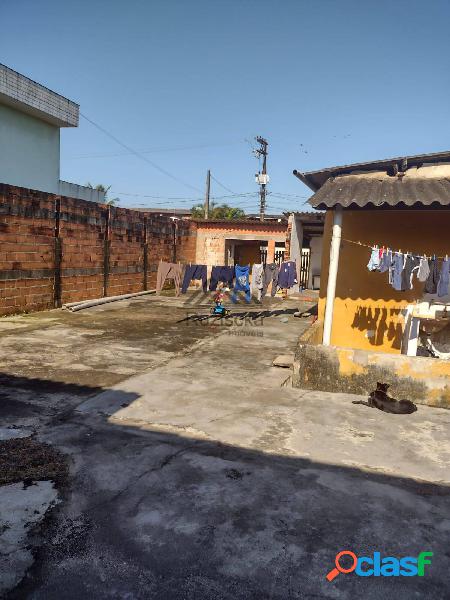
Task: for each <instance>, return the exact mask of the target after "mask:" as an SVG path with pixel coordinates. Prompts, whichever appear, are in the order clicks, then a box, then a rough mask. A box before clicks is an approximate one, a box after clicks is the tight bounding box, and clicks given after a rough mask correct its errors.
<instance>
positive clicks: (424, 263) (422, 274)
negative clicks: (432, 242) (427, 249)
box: [417, 258, 430, 283]
mask: <svg viewBox="0 0 450 600" xmlns="http://www.w3.org/2000/svg"><path fill="white" fill-rule="evenodd" d="M429 274H430V267H429V266H428V260H427V259H426V258H421V259H420V265H419V270H418V272H417V279H418V280H419V281H421V282H422V283H423V282H424V281H426V280H427V279H428V275H429Z"/></svg>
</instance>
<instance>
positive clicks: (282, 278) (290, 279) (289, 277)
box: [278, 260, 297, 289]
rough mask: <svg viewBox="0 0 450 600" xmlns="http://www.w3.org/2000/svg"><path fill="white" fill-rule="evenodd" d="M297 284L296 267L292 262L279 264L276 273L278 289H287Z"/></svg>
mask: <svg viewBox="0 0 450 600" xmlns="http://www.w3.org/2000/svg"><path fill="white" fill-rule="evenodd" d="M296 283H297V265H296V263H295V261H294V260H288V261H286V262H283V263H281V267H280V272H279V273H278V287H279V288H283V289H289V288H291V287H292V286H293V285H295V284H296Z"/></svg>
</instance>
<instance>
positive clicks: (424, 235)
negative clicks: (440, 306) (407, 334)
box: [319, 209, 450, 354]
mask: <svg viewBox="0 0 450 600" xmlns="http://www.w3.org/2000/svg"><path fill="white" fill-rule="evenodd" d="M332 222H333V211H328V213H327V215H326V220H325V232H324V242H323V243H324V246H323V259H322V278H321V290H320V300H319V319H321V320H323V317H324V311H325V298H326V289H327V281H328V265H329V258H330V252H329V248H330V240H331V228H332ZM345 239H350V240H354V241H360V242H362V243H364V244H369V245H373V244H378V245H384V246H389V247H391V248H393V249H394V250H397V249H401V250H403V251H408V250H409V251H413V252H418V253H426V254H434V253H436V254H437V255H440V256H443V255H445V254H450V209H447V210H411V209H405V210H389V209H387V210H344V211H343V224H342V243H341V252H340V259H339V270H338V277H337V285H336V300H335V305H334V316H333V329H332V335H331V343H332V345H336V346H344V347H347V348H361V349H365V350H381V351H383V352H390V353H397V354H398V353H400V349H401V341H402V336H403V327H404V324H403V317H402V315H401V310H402V309H403V308H404V307H405V306H406V305H407V304H409V303H411V302H413V301H414V300H416V299H420V298H421V297H422V295H423V287H424V284H423V283H420V282H419V281H418V280H417V278H416V277H414V288H413V290H411V291H409V292H397V291H395V290H394V289H393V288H392V287H391V286H390V285H389V283H388V274H387V273H379V272H369V271H368V270H367V263H368V261H369V257H370V250H369V249H368V248H364V247H362V246H355V245H354V244H350V243H348V242H346V241H345ZM368 332H373V333H374V335H373V337H368V336H367V334H368Z"/></svg>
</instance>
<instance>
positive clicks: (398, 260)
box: [391, 252, 404, 292]
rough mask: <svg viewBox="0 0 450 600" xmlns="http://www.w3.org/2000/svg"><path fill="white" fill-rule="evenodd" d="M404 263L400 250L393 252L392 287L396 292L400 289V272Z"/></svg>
mask: <svg viewBox="0 0 450 600" xmlns="http://www.w3.org/2000/svg"><path fill="white" fill-rule="evenodd" d="M403 265H404V256H403V254H402V253H401V252H395V253H394V255H393V257H392V267H391V269H392V277H391V279H392V287H393V288H394V290H397V291H398V292H401V291H402V289H403V288H402V272H403Z"/></svg>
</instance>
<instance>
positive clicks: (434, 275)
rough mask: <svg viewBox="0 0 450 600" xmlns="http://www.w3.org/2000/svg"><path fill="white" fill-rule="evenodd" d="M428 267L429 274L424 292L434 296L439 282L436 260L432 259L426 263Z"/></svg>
mask: <svg viewBox="0 0 450 600" xmlns="http://www.w3.org/2000/svg"><path fill="white" fill-rule="evenodd" d="M428 267H429V270H430V272H429V274H428V278H427V280H426V282H425V287H424V292H425V293H426V294H435V293H436V292H437V286H438V282H439V269H438V263H437V260H436V259H435V258H432V259H431V260H430V261H429V263H428Z"/></svg>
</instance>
